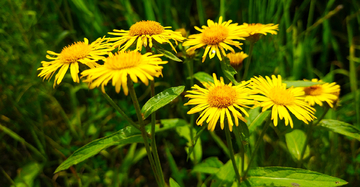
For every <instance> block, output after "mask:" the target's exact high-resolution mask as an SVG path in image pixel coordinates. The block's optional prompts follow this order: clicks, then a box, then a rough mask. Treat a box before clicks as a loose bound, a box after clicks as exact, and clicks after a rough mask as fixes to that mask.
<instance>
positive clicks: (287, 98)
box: [269, 87, 295, 105]
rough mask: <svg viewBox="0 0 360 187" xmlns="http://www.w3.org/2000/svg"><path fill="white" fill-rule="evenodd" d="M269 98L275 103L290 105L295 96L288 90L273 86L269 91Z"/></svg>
mask: <svg viewBox="0 0 360 187" xmlns="http://www.w3.org/2000/svg"><path fill="white" fill-rule="evenodd" d="M269 98H270V99H271V100H272V101H273V102H274V103H275V104H277V105H292V104H294V101H295V97H294V95H293V94H292V93H291V92H290V91H289V90H284V89H281V88H280V87H274V88H272V89H271V90H270V92H269Z"/></svg>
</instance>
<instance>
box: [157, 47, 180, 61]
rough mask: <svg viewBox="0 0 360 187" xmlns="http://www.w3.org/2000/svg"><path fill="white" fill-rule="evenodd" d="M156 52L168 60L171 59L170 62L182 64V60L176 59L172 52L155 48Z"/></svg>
mask: <svg viewBox="0 0 360 187" xmlns="http://www.w3.org/2000/svg"><path fill="white" fill-rule="evenodd" d="M156 50H157V51H158V52H159V53H161V54H163V55H164V56H165V57H166V58H168V59H171V60H173V61H176V62H182V60H181V59H180V58H178V57H177V56H176V55H174V54H173V53H172V52H170V51H167V50H165V49H162V48H158V47H156Z"/></svg>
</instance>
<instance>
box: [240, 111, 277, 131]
mask: <svg viewBox="0 0 360 187" xmlns="http://www.w3.org/2000/svg"><path fill="white" fill-rule="evenodd" d="M270 113H271V110H266V111H264V112H260V108H259V107H257V108H253V109H251V110H249V117H246V118H245V119H246V120H247V122H246V123H247V125H248V127H249V132H250V134H251V133H253V132H254V131H255V129H256V127H257V126H260V125H261V124H262V123H263V122H264V121H265V120H266V119H267V117H268V116H269V114H270Z"/></svg>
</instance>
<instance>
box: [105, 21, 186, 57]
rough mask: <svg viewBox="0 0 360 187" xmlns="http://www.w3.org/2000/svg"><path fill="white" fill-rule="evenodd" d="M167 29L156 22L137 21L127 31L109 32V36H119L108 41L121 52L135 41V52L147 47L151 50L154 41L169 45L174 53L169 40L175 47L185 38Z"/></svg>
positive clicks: (115, 30)
mask: <svg viewBox="0 0 360 187" xmlns="http://www.w3.org/2000/svg"><path fill="white" fill-rule="evenodd" d="M168 28H171V27H163V26H161V24H160V23H158V22H156V21H139V22H136V23H135V24H133V25H132V26H131V27H130V30H129V31H126V30H117V29H114V30H113V31H114V32H109V34H111V35H115V36H119V37H115V38H110V39H109V40H110V41H115V42H114V43H113V46H114V47H119V48H120V49H121V50H123V51H125V50H126V49H128V48H129V47H130V46H131V45H132V44H133V43H134V42H135V41H136V50H139V51H141V49H142V46H144V47H147V46H148V45H149V47H150V48H152V46H153V40H155V41H156V42H158V43H160V44H163V43H168V44H170V46H171V48H172V49H173V50H174V51H175V52H176V50H175V48H174V46H173V45H172V43H171V42H170V39H171V40H174V41H175V43H176V45H177V44H178V41H180V42H181V41H183V40H184V39H185V38H183V37H182V36H181V33H180V32H174V31H172V30H167V29H168Z"/></svg>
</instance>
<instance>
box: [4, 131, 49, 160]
mask: <svg viewBox="0 0 360 187" xmlns="http://www.w3.org/2000/svg"><path fill="white" fill-rule="evenodd" d="M0 130H2V131H3V132H4V133H5V134H7V135H9V136H10V137H12V138H13V139H14V140H16V141H18V142H20V143H22V144H23V145H25V146H27V147H28V148H29V149H30V150H32V151H33V152H34V153H35V154H37V155H39V156H41V157H42V158H43V160H46V158H45V156H44V155H43V154H41V152H40V151H39V150H37V149H36V148H35V147H34V146H32V145H31V144H29V143H28V142H27V141H25V139H24V138H22V137H21V136H19V135H18V134H16V133H15V132H14V131H12V130H11V129H9V128H7V127H5V126H3V125H1V124H0Z"/></svg>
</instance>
